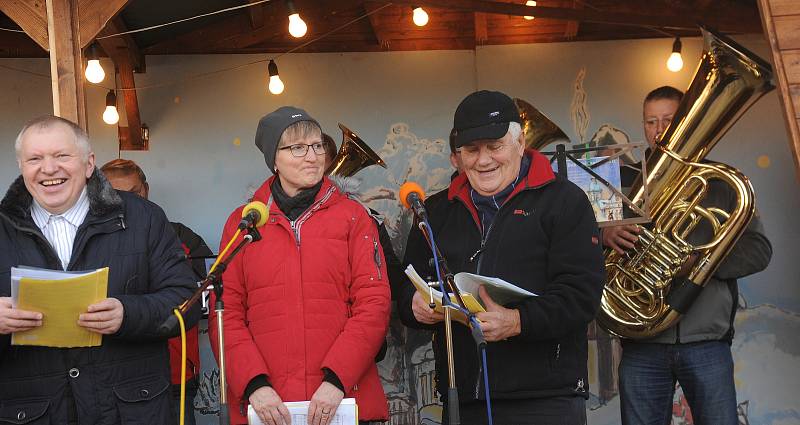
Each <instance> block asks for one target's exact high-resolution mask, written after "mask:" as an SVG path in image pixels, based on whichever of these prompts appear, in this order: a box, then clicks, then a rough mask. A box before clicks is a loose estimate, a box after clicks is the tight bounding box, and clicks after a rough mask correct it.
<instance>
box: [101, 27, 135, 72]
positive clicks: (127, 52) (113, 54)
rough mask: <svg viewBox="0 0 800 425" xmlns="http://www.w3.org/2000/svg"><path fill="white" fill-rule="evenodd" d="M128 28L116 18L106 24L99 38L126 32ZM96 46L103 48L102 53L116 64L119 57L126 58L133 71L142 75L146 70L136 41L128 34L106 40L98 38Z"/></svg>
mask: <svg viewBox="0 0 800 425" xmlns="http://www.w3.org/2000/svg"><path fill="white" fill-rule="evenodd" d="M127 30H128V28H127V26H126V25H125V23H124V22H123V21H122V18H120V17H116V18H114V19H112V20H110V21H109V22H108V24H107V25H106V27H105V28H104V29H103V30H102V31H101V32H100V34H98V35H100V36H101V37H103V36H108V35H112V34H119V33H122V32H125V31H127ZM97 42H98V44H100V46H101V47H102V48H103V51H105V52H106V54H107V55H108V56H109V57H110V58H111V60H113V61H114V63H115V64H116V63H117V61H118V59H119V58H120V57H121V56H124V57H126V58H127V60H128V62H130V63H131V66H133V71H134V72H138V73H144V72H145V69H146V65H145V59H144V55H143V54H142V52H141V50H139V46H137V45H136V41H134V40H133V37H131V36H130V34H125V35H119V36H114V37H108V38H100V39H98V40H97Z"/></svg>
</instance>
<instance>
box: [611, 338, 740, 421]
mask: <svg viewBox="0 0 800 425" xmlns="http://www.w3.org/2000/svg"><path fill="white" fill-rule="evenodd" d="M676 381H677V382H679V383H680V384H681V388H682V389H683V393H684V395H685V396H686V401H687V402H688V403H689V408H690V409H691V412H692V419H693V420H694V424H695V425H736V424H738V422H739V421H738V418H737V415H736V388H735V387H734V383H733V357H732V356H731V349H730V345H729V344H728V343H727V342H725V341H703V342H694V343H689V344H646V343H638V342H631V341H624V342H623V344H622V361H621V362H620V364H619V392H620V401H621V410H622V423H623V425H669V423H670V421H671V420H672V399H673V396H674V393H675V382H676Z"/></svg>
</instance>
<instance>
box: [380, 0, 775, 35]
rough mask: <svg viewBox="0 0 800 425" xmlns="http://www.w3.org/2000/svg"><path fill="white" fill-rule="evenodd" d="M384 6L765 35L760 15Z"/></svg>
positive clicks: (459, 4) (476, 4) (420, 0)
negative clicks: (699, 27) (703, 25)
mask: <svg viewBox="0 0 800 425" xmlns="http://www.w3.org/2000/svg"><path fill="white" fill-rule="evenodd" d="M375 1H382V2H384V3H393V4H404V5H409V6H411V5H419V6H429V7H438V8H445V9H452V10H464V11H470V12H484V13H494V14H500V15H513V16H536V17H537V18H547V19H559V20H567V21H570V20H575V21H582V22H595V23H606V24H615V25H632V26H652V27H661V28H675V29H680V28H683V29H697V27H698V25H699V24H705V25H708V26H712V27H714V28H716V29H718V30H719V31H722V32H730V33H761V22H759V21H758V17H757V16H739V15H740V14H738V13H737V14H736V16H730V15H727V14H726V15H723V16H716V15H714V16H710V15H707V14H681V15H672V14H660V15H655V14H647V13H630V12H614V11H607V10H588V9H581V10H576V9H570V8H563V7H545V6H525V5H524V4H513V3H501V2H496V1H487V0H375Z"/></svg>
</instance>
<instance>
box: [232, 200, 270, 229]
mask: <svg viewBox="0 0 800 425" xmlns="http://www.w3.org/2000/svg"><path fill="white" fill-rule="evenodd" d="M267 218H269V211H268V210H267V206H266V205H265V204H264V203H263V202H261V201H253V202H251V203H249V204H247V205H245V206H244V209H243V210H242V221H240V222H239V229H240V230H244V229H246V228H248V227H261V226H263V225H264V224H266V223H267Z"/></svg>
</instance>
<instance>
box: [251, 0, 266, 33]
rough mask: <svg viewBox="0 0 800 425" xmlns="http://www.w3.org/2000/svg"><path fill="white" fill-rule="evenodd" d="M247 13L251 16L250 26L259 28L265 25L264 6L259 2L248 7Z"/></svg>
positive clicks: (253, 0) (255, 0)
mask: <svg viewBox="0 0 800 425" xmlns="http://www.w3.org/2000/svg"><path fill="white" fill-rule="evenodd" d="M257 1H258V0H247V2H248V3H251V4H252V3H255V2H257ZM247 14H248V16H249V17H250V28H252V29H257V28H261V27H263V26H264V8H263V5H261V4H259V5H256V6H250V7H248V8H247Z"/></svg>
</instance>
